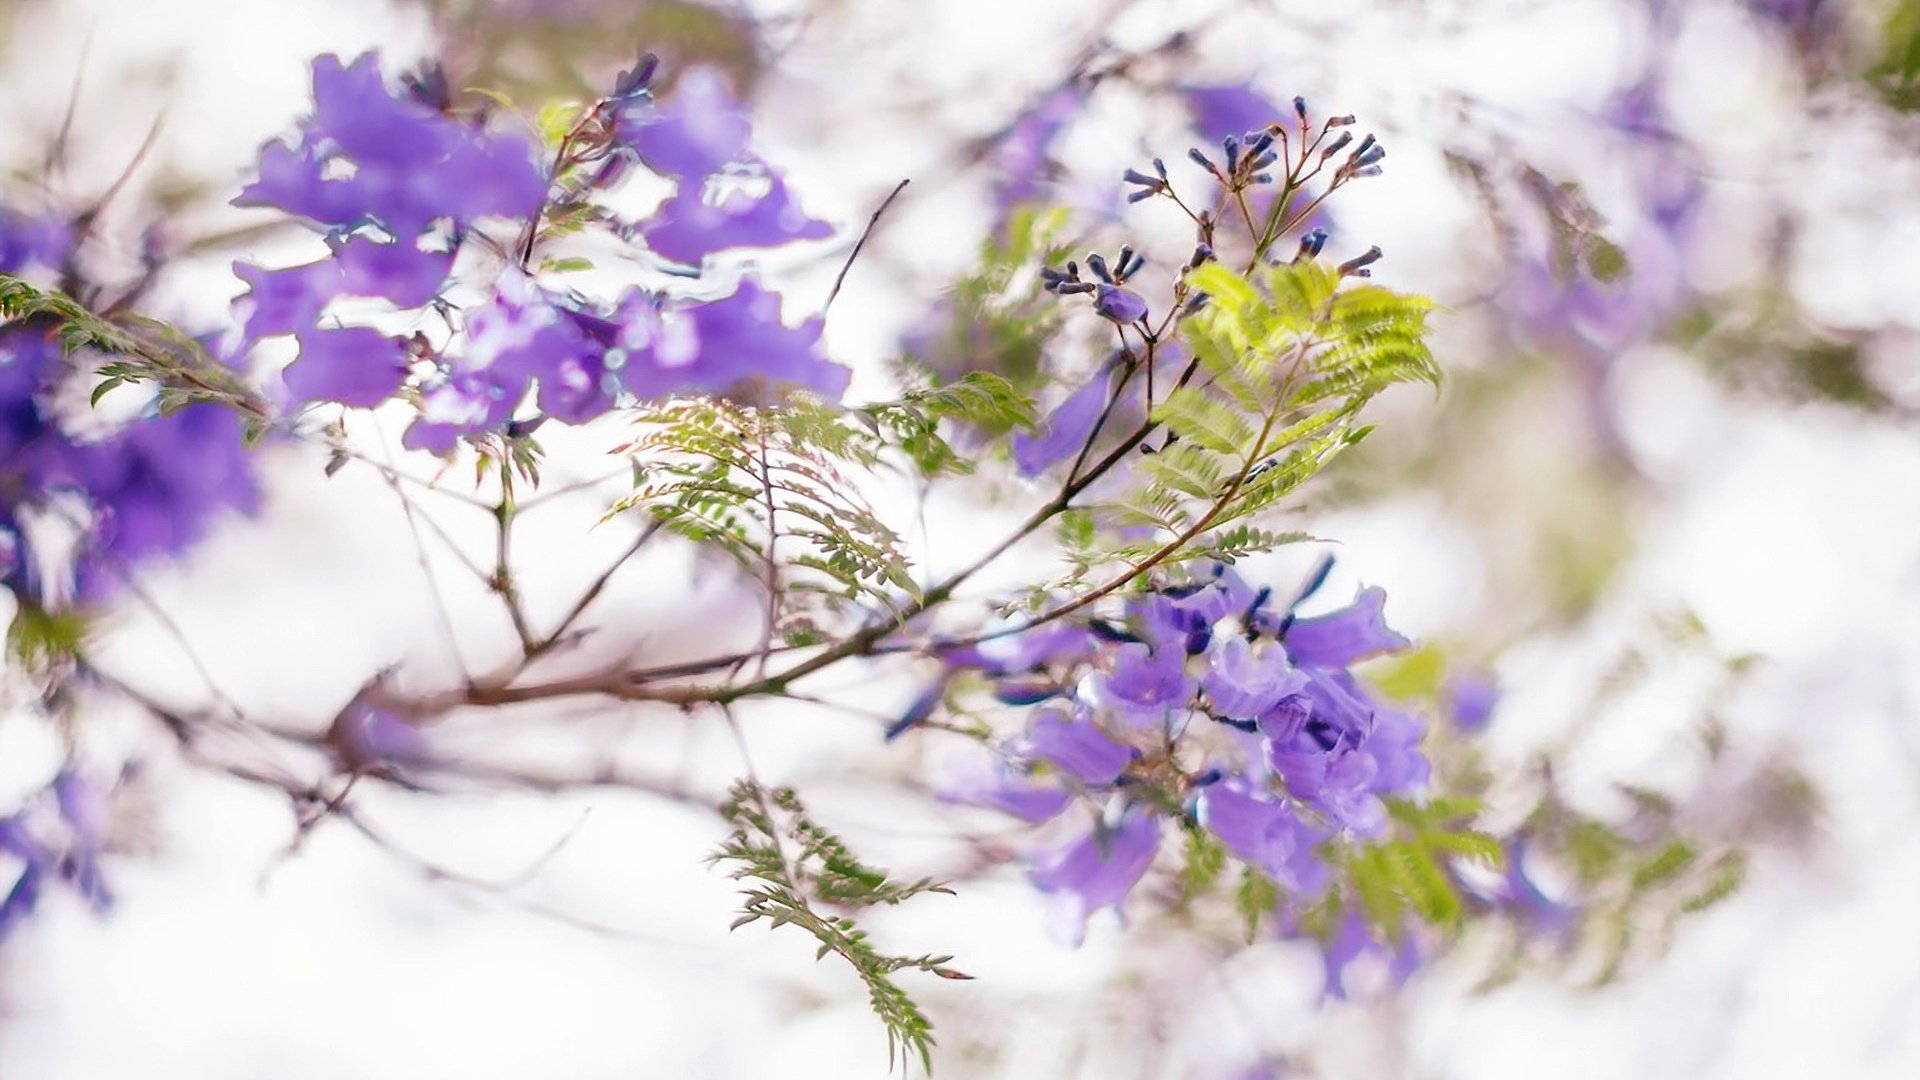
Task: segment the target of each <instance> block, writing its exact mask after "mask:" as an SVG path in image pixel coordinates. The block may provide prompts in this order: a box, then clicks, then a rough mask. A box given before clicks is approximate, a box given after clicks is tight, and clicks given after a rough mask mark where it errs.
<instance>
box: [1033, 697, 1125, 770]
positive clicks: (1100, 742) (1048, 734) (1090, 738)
mask: <svg viewBox="0 0 1920 1080" xmlns="http://www.w3.org/2000/svg"><path fill="white" fill-rule="evenodd" d="M1024 749H1025V752H1026V753H1027V754H1028V755H1030V756H1032V757H1037V758H1041V759H1043V760H1045V761H1050V762H1052V763H1053V764H1054V765H1056V766H1058V767H1059V768H1060V769H1061V770H1062V771H1063V772H1067V773H1070V774H1072V775H1073V776H1076V777H1078V778H1079V779H1080V780H1081V781H1083V782H1085V783H1087V784H1091V785H1093V786H1094V787H1104V786H1106V785H1108V784H1111V783H1113V782H1114V781H1115V780H1117V779H1119V777H1120V774H1121V773H1123V772H1125V771H1126V768H1127V766H1128V765H1129V764H1131V763H1132V762H1133V759H1134V757H1135V756H1136V755H1135V753H1134V751H1133V750H1132V749H1131V748H1129V747H1126V746H1122V745H1121V744H1119V743H1117V742H1114V741H1113V740H1112V739H1109V738H1107V737H1106V735H1104V734H1102V733H1101V731H1100V729H1099V728H1097V727H1095V726H1093V724H1092V723H1090V722H1089V721H1088V720H1087V719H1086V718H1085V717H1084V716H1078V717H1076V716H1072V715H1069V714H1068V713H1066V712H1065V711H1064V710H1060V709H1049V710H1047V711H1046V712H1043V713H1041V714H1040V715H1039V717H1037V718H1036V719H1035V720H1034V722H1033V727H1032V728H1031V729H1029V730H1028V732H1027V738H1026V742H1025V746H1024Z"/></svg>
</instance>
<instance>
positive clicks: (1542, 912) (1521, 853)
mask: <svg viewBox="0 0 1920 1080" xmlns="http://www.w3.org/2000/svg"><path fill="white" fill-rule="evenodd" d="M1506 856H1507V858H1506V869H1505V870H1504V871H1503V872H1502V873H1501V876H1500V879H1499V881H1498V882H1497V883H1495V884H1494V886H1493V887H1492V888H1491V889H1481V888H1475V887H1474V886H1473V885H1472V883H1470V882H1469V883H1468V887H1469V888H1470V889H1473V891H1474V892H1475V893H1477V894H1479V895H1480V897H1481V898H1482V899H1483V900H1485V901H1486V902H1488V903H1490V904H1493V905H1496V906H1498V907H1500V908H1502V909H1504V910H1507V911H1509V912H1511V913H1512V914H1513V915H1514V917H1516V918H1518V919H1519V920H1520V921H1522V922H1524V923H1526V924H1527V925H1528V926H1529V927H1531V928H1533V929H1536V930H1541V931H1544V932H1546V933H1547V934H1550V935H1555V936H1564V935H1566V934H1567V933H1568V932H1570V931H1571V930H1572V929H1573V928H1574V925H1575V923H1576V922H1577V921H1578V919H1579V917H1580V910H1579V908H1577V907H1575V906H1574V905H1572V904H1569V903H1564V902H1561V901H1558V900H1555V899H1553V898H1552V897H1550V896H1548V895H1547V894H1546V893H1544V892H1542V891H1541V889H1540V886H1539V885H1538V884H1536V883H1535V882H1534V880H1533V877H1532V876H1531V875H1530V874H1528V873H1527V841H1526V839H1525V838H1524V837H1521V838H1519V839H1515V840H1512V841H1509V842H1508V843H1507V844H1506Z"/></svg>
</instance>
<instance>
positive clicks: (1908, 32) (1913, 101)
mask: <svg viewBox="0 0 1920 1080" xmlns="http://www.w3.org/2000/svg"><path fill="white" fill-rule="evenodd" d="M1868 76H1869V78H1870V79H1871V81H1872V82H1873V84H1874V86H1875V87H1876V88H1877V89H1878V90H1879V91H1880V94H1881V96H1882V97H1884V98H1885V99H1886V101H1887V104H1889V105H1891V106H1893V107H1894V108H1896V109H1899V110H1901V111H1902V112H1912V111H1913V110H1915V109H1920V0H1899V2H1898V3H1896V4H1894V5H1893V7H1892V9H1891V10H1890V11H1889V12H1888V13H1887V21H1886V24H1885V28H1884V30H1883V31H1882V36H1881V49H1880V59H1879V60H1878V61H1877V62H1876V63H1875V64H1874V65H1873V67H1872V69H1871V70H1870V71H1869V72H1868Z"/></svg>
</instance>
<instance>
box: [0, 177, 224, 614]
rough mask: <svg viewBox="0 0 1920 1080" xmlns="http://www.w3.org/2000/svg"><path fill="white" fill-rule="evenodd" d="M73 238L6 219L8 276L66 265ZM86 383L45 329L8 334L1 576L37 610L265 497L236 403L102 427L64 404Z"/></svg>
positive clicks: (94, 594) (10, 329)
mask: <svg viewBox="0 0 1920 1080" xmlns="http://www.w3.org/2000/svg"><path fill="white" fill-rule="evenodd" d="M71 235H72V232H71V230H70V229H69V228H68V227H67V226H66V225H65V224H64V223H61V222H59V221H57V220H48V219H31V218H27V217H25V216H24V215H19V214H12V213H0V272H7V273H17V272H23V271H28V270H31V269H32V268H35V267H46V266H51V265H55V264H57V263H59V262H61V261H63V260H64V259H65V258H66V247H65V245H66V244H67V243H69V238H70V237H71ZM83 384H84V372H83V371H81V370H78V369H76V367H75V365H73V364H71V363H69V362H67V360H66V359H65V358H64V357H62V356H61V352H60V343H59V342H58V340H56V338H55V337H54V336H53V329H52V327H51V326H50V325H47V324H46V323H44V322H43V321H41V320H32V321H27V322H21V323H14V324H10V325H8V326H7V327H6V328H4V329H0V584H5V585H7V586H8V587H11V588H15V589H18V590H20V591H22V592H23V593H25V594H26V595H28V596H31V597H33V598H34V599H35V601H36V602H38V603H40V604H43V605H52V604H57V603H59V602H61V601H64V600H66V599H68V598H73V597H77V598H79V599H81V600H100V599H105V598H106V597H107V596H109V595H110V594H111V593H112V592H113V590H114V586H115V584H116V583H117V582H118V581H119V579H120V578H121V577H122V576H124V574H125V573H126V572H127V569H128V568H129V567H130V566H132V565H134V564H137V563H141V562H145V561H149V560H152V559H156V558H163V557H167V556H173V555H178V554H180V553H182V552H184V551H185V550H187V549H188V548H189V547H191V546H192V545H193V544H195V543H197V542H198V541H199V540H200V539H202V538H203V537H204V536H205V535H206V533H207V531H208V530H209V529H210V528H211V526H212V524H213V522H214V521H216V520H217V519H218V518H219V516H220V515H221V514H222V513H224V512H226V511H228V510H231V509H239V510H243V511H251V510H252V509H253V508H254V507H255V505H256V504H257V502H258V499H259V490H258V488H257V486H256V484H255V482H254V475H253V470H252V466H251V463H250V462H249V461H248V458H247V453H246V449H245V446H244V444H243V442H242V440H241V435H240V421H239V419H238V418H237V417H236V416H235V415H234V413H233V412H231V411H230V410H228V409H225V408H221V407H219V406H215V405H194V406H189V407H188V408H185V409H182V410H180V411H178V412H174V413H171V414H169V415H166V416H159V415H149V416H146V417H144V418H141V419H137V420H134V421H133V422H131V423H128V424H125V425H123V426H120V427H117V428H112V429H108V430H98V424H97V421H93V422H87V421H88V418H86V417H84V416H83V415H81V413H80V410H79V409H78V408H73V407H68V405H69V404H70V403H71V401H72V400H73V399H74V398H75V397H79V398H80V399H81V400H82V401H84V396H85V390H84V385H83Z"/></svg>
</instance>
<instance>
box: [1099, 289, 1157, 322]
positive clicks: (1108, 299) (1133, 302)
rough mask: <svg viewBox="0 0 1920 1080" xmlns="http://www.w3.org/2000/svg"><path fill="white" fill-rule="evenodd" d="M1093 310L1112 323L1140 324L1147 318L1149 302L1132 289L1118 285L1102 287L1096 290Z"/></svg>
mask: <svg viewBox="0 0 1920 1080" xmlns="http://www.w3.org/2000/svg"><path fill="white" fill-rule="evenodd" d="M1093 310H1095V311H1097V312H1099V313H1100V316H1101V318H1104V319H1108V320H1110V321H1112V322H1116V323H1121V324H1122V325H1124V324H1126V323H1133V322H1139V321H1140V320H1141V319H1144V318H1146V317H1147V302H1146V301H1145V300H1142V299H1141V298H1140V294H1139V293H1136V292H1134V291H1133V290H1132V289H1127V288H1122V287H1121V286H1118V285H1104V284H1103V285H1100V286H1098V287H1097V288H1095V290H1094V296H1093Z"/></svg>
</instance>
